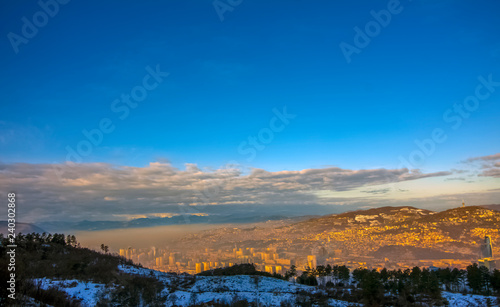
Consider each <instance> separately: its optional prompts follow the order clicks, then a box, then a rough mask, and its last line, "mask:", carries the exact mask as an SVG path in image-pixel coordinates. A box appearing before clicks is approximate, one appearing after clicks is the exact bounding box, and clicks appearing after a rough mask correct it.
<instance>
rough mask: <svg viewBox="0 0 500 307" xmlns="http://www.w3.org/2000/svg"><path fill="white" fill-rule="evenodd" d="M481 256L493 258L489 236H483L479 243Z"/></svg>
mask: <svg viewBox="0 0 500 307" xmlns="http://www.w3.org/2000/svg"><path fill="white" fill-rule="evenodd" d="M481 258H493V248H492V247H491V237H490V236H485V237H484V242H483V243H482V244H481Z"/></svg>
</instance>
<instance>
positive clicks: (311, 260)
mask: <svg viewBox="0 0 500 307" xmlns="http://www.w3.org/2000/svg"><path fill="white" fill-rule="evenodd" d="M317 265H318V262H317V260H316V255H309V256H307V266H308V267H310V268H311V269H315V268H316V266H317Z"/></svg>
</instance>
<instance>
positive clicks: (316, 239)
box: [172, 206, 500, 267]
mask: <svg viewBox="0 0 500 307" xmlns="http://www.w3.org/2000/svg"><path fill="white" fill-rule="evenodd" d="M499 229H500V211H495V210H491V209H487V208H482V207H473V206H470V207H464V208H462V207H460V208H454V209H450V210H446V211H443V212H433V211H429V210H424V209H418V208H414V207H406V206H405V207H382V208H374V209H369V210H359V211H353V212H346V213H342V214H335V215H327V216H323V217H319V218H312V219H308V220H304V221H300V222H296V223H291V224H288V225H282V226H279V227H251V228H244V227H242V228H219V229H212V230H208V231H204V232H201V233H198V234H192V235H189V236H186V237H184V238H182V239H181V240H179V242H178V243H177V245H172V248H173V249H174V250H177V251H182V252H184V251H190V250H194V249H199V248H208V249H212V250H218V249H221V250H224V249H225V250H229V251H230V250H231V249H232V248H233V247H234V246H238V247H241V248H254V249H257V250H266V249H272V250H275V251H276V252H278V253H280V252H282V253H284V254H288V255H290V256H288V257H295V259H299V260H300V259H304V258H305V257H306V256H307V255H310V254H315V255H316V256H318V257H320V258H321V259H329V258H332V259H333V258H335V259H338V261H350V263H351V264H350V266H351V267H356V266H359V265H363V263H366V261H369V263H371V264H373V265H378V266H379V267H380V265H388V264H382V263H383V262H384V260H387V259H388V260H389V261H394V262H401V261H404V260H408V259H413V260H418V259H455V260H454V261H455V262H456V264H455V265H458V266H460V267H465V266H466V265H468V264H470V262H471V261H473V260H475V259H477V255H478V251H479V243H480V242H481V241H482V240H483V238H484V236H485V235H489V236H491V237H492V241H493V249H494V253H498V252H499V251H500V250H499V246H500V233H499ZM385 246H404V247H418V248H422V249H425V251H426V252H425V253H417V254H418V255H425V257H426V258H419V257H420V256H414V255H413V256H411V257H408V256H407V254H404V253H403V254H402V253H386V252H383V251H384V249H382V250H381V252H379V253H376V251H378V250H380V249H381V248H383V247H385ZM443 257H446V258H443ZM252 259H253V258H252ZM254 261H257V260H254ZM344 263H346V262H344ZM357 263H358V264H357ZM407 265H409V266H411V265H415V262H409V263H408V264H407Z"/></svg>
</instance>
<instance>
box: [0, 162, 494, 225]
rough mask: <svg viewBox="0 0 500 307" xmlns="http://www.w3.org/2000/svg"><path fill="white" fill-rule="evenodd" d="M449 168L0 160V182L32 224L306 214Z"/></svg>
mask: <svg viewBox="0 0 500 307" xmlns="http://www.w3.org/2000/svg"><path fill="white" fill-rule="evenodd" d="M451 174H452V172H435V173H422V172H420V171H418V170H413V171H411V172H410V171H409V170H408V169H383V168H380V169H365V170H350V169H343V168H339V167H329V168H322V169H305V170H300V171H279V172H269V171H266V170H263V169H251V170H250V171H249V172H244V171H243V170H241V169H239V168H237V167H236V166H231V165H229V166H227V167H223V168H220V169H216V170H206V169H203V170H202V169H200V168H199V167H198V166H197V165H195V164H186V165H185V169H183V170H181V169H178V168H175V167H173V166H172V165H170V164H169V163H161V162H153V163H150V164H149V165H147V166H145V167H130V166H117V165H112V164H106V163H87V164H74V163H66V164H26V163H16V164H0V185H1V186H2V187H5V188H6V189H7V191H14V192H16V193H17V194H18V201H19V206H18V207H19V212H20V213H19V215H18V216H19V217H20V219H22V220H23V221H26V222H35V223H36V222H40V221H60V220H64V221H80V220H123V219H127V218H128V219H130V218H133V217H135V216H147V217H151V216H169V215H172V216H174V215H179V214H203V213H208V214H224V213H228V212H230V211H231V208H235V212H241V211H239V209H237V208H240V209H241V208H253V209H252V210H254V211H256V212H258V211H259V210H261V211H262V212H266V213H268V214H273V212H274V211H273V210H276V212H278V211H280V210H281V211H280V212H282V209H283V206H285V207H286V206H301V207H302V208H303V210H304V214H308V213H307V206H308V205H310V206H315V205H323V206H324V205H336V204H347V203H352V204H356V205H357V206H363V205H367V204H370V205H372V204H374V201H373V199H371V197H377V196H380V195H383V194H386V193H387V192H388V191H387V190H386V189H380V188H377V187H370V186H377V185H383V184H393V183H397V182H404V181H410V180H419V179H423V178H431V177H442V176H448V175H451ZM484 175H485V176H486V174H484ZM494 175H495V174H494ZM359 188H363V190H364V191H362V192H363V193H358V194H359V197H357V198H354V199H349V198H345V197H338V198H335V197H329V198H325V197H319V196H318V192H321V191H328V192H329V193H331V194H332V195H336V194H335V193H338V192H345V191H354V190H356V189H359ZM278 207H279V208H278ZM220 208H224V209H223V210H221V209H220ZM346 210H347V209H346ZM241 213H242V214H243V212H241Z"/></svg>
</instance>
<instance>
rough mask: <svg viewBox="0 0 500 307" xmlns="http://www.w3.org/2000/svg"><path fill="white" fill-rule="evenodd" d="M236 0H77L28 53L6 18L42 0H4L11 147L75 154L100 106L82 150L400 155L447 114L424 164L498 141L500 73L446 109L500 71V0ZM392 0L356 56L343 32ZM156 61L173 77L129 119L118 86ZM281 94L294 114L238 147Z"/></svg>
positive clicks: (298, 156) (26, 12) (390, 162)
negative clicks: (251, 147) (102, 130)
mask: <svg viewBox="0 0 500 307" xmlns="http://www.w3.org/2000/svg"><path fill="white" fill-rule="evenodd" d="M42 2H43V3H46V2H50V1H45V2H44V1H43V0H42ZM221 2H222V3H225V5H228V2H226V1H223V0H221ZM51 3H56V2H51ZM219 3H220V2H219ZM231 3H233V4H237V5H235V6H234V7H232V10H230V11H226V12H224V13H223V20H221V18H220V17H219V15H218V13H217V10H216V8H215V7H214V4H213V2H212V1H108V2H106V3H102V2H98V1H85V2H82V1H69V2H68V3H67V4H58V7H59V8H58V12H57V13H56V14H54V15H55V16H54V17H50V18H48V21H47V23H46V25H44V26H43V27H39V28H38V32H37V33H36V35H34V37H32V38H29V39H28V43H27V44H19V45H18V46H17V48H18V50H17V51H18V52H17V53H16V52H15V49H16V47H13V45H12V44H11V41H10V40H9V33H15V34H17V35H22V27H23V23H24V21H23V19H22V18H23V17H26V18H27V19H28V20H30V21H32V20H33V16H34V15H36V14H37V12H39V11H40V10H41V7H40V5H39V4H37V3H36V2H29V1H3V2H2V3H1V4H0V28H1V29H2V33H3V37H4V38H3V39H2V40H0V65H1V67H2V70H1V73H0V82H1V84H2V88H3V90H2V92H1V96H2V103H1V104H0V136H1V139H0V152H1V154H0V162H2V163H5V164H13V163H31V164H44V163H51V164H63V163H64V162H65V161H66V157H67V153H68V151H67V146H70V147H72V148H75V147H76V146H77V144H78V143H79V142H80V141H82V140H85V137H84V135H83V134H82V130H84V129H86V130H91V129H94V128H97V127H99V122H100V121H101V120H102V119H103V118H109V119H110V120H111V121H112V123H113V125H114V127H115V129H114V131H113V132H111V133H108V134H103V139H102V142H99V144H98V145H96V146H93V148H92V152H91V154H89V155H88V156H85V157H83V160H82V162H83V163H84V164H85V163H110V164H113V165H117V166H132V167H147V166H148V165H150V164H149V163H151V162H155V161H160V162H165V161H170V163H171V165H172V166H173V167H176V168H179V169H184V164H185V163H194V164H196V165H197V166H198V167H200V168H202V169H204V168H214V169H217V168H220V167H221V166H222V165H224V164H226V163H227V162H228V161H237V162H238V163H240V164H242V165H244V166H246V167H250V168H258V169H265V170H266V171H269V172H280V171H285V170H288V171H300V170H303V169H323V168H326V167H329V166H337V167H340V168H344V169H350V170H361V169H379V168H384V169H395V168H399V167H400V162H399V158H398V157H400V156H402V157H405V158H408V157H409V155H410V154H411V153H412V152H413V151H414V150H417V149H418V147H417V146H416V145H415V142H414V141H415V140H423V139H427V138H430V137H431V134H432V131H433V130H434V129H436V128H440V129H442V130H443V131H444V133H445V134H446V135H447V139H446V141H444V142H443V143H441V144H437V145H436V147H435V150H434V151H433V153H432V154H431V155H428V156H426V157H425V163H422V164H419V165H417V166H416V167H415V168H419V169H420V170H421V171H422V172H423V173H434V172H441V171H450V170H451V169H460V168H463V163H461V161H464V160H466V159H468V158H472V157H481V156H490V155H494V154H496V153H499V152H500V146H499V144H500V142H499V141H500V138H499V136H500V126H499V125H498V118H499V115H500V101H499V100H500V88H498V90H496V92H491V93H490V94H491V95H490V97H488V99H484V100H481V102H480V105H479V107H478V108H477V109H475V110H474V111H473V112H469V113H470V117H469V118H467V119H463V122H462V124H461V126H460V127H459V128H458V129H453V128H452V123H450V122H446V121H445V120H444V119H443V115H444V114H445V112H446V110H448V109H452V108H453V105H454V104H455V103H462V102H463V101H464V99H465V98H466V97H468V96H470V95H474V94H475V89H476V87H477V86H478V84H481V83H480V81H478V77H479V76H483V77H484V78H486V79H487V78H488V76H490V75H491V78H492V80H495V82H497V81H500V38H499V36H498V33H500V23H499V22H498V12H499V11H500V3H499V2H498V1H492V0H491V1H475V2H474V3H472V2H470V1H437V3H436V1H401V2H399V4H398V3H397V2H394V1H316V2H314V3H310V2H307V1H299V0H295V1H249V0H243V1H241V2H238V1H234V2H231ZM391 3H392V4H394V5H397V7H398V10H399V12H398V13H394V14H391V20H390V22H389V23H388V25H387V26H386V27H381V28H380V31H379V32H380V33H378V34H377V35H374V37H372V38H371V39H370V43H369V44H368V45H367V46H366V47H363V48H360V49H361V51H360V53H359V54H352V56H351V61H350V63H348V62H347V61H346V58H345V56H344V54H343V53H342V51H341V48H340V47H339V45H340V44H341V43H342V42H345V43H348V44H351V45H354V39H355V35H356V32H355V30H354V28H355V27H359V28H360V29H365V27H366V25H367V24H368V23H370V22H373V20H374V17H373V15H372V14H371V13H370V12H371V11H372V10H373V11H375V12H380V11H381V10H387V9H388V5H390V4H391ZM392 4H391V5H392ZM52 8H53V7H52ZM157 65H159V67H160V69H161V71H164V72H168V73H169V75H168V77H165V78H164V80H163V81H162V82H161V83H160V84H158V86H157V87H156V88H155V89H154V90H151V91H148V93H147V98H146V99H144V100H143V101H141V102H139V103H138V106H137V107H136V108H134V109H130V114H129V115H128V116H127V118H125V119H123V120H122V119H120V118H119V115H120V113H118V112H113V109H112V107H111V106H112V103H113V101H114V100H115V99H119V98H120V95H122V94H124V93H125V94H130V93H131V91H132V89H133V88H134V87H135V86H138V85H141V84H142V80H143V78H144V76H145V75H146V74H147V70H146V67H148V66H149V67H152V68H155V67H157ZM284 107H286V109H287V110H288V112H289V113H291V114H294V115H296V117H295V118H293V119H291V120H290V122H289V123H288V124H287V125H286V126H285V127H284V129H283V130H282V131H279V132H276V133H274V135H273V138H272V140H271V141H270V142H269V143H268V144H265V148H264V149H262V150H258V151H257V152H256V153H257V154H256V156H255V158H253V159H248V158H249V156H248V155H246V154H241V151H239V150H238V148H239V146H242V142H246V141H247V140H248V137H249V136H257V135H258V133H259V132H261V131H262V129H266V128H269V122H270V120H271V119H272V118H273V117H274V116H275V113H274V112H273V109H275V108H276V109H278V110H283V108H284ZM243 148H248V146H244V147H243ZM443 180H444V179H443ZM481 180H486V181H488V183H489V184H494V183H498V181H497V180H498V179H497V177H491V176H490V177H487V178H486V177H485V178H482V179H481ZM478 189H479V188H474V189H473V190H474V191H476V192H477V191H478Z"/></svg>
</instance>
